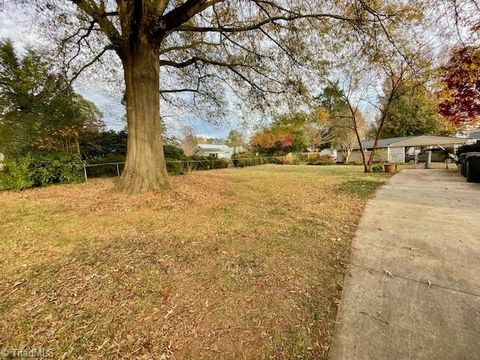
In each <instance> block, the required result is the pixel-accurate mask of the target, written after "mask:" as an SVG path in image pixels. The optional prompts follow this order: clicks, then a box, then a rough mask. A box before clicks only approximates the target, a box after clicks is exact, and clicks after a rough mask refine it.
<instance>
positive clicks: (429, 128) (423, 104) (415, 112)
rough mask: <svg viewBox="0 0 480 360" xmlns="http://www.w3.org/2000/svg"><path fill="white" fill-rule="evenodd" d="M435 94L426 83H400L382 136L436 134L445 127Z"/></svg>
mask: <svg viewBox="0 0 480 360" xmlns="http://www.w3.org/2000/svg"><path fill="white" fill-rule="evenodd" d="M437 106H438V104H437V100H436V98H435V96H434V95H433V94H432V93H431V92H430V91H429V90H428V89H427V88H426V87H425V85H424V84H416V83H414V82H412V81H410V82H406V83H403V84H401V85H400V88H399V90H398V96H396V97H395V98H394V99H393V100H392V103H391V105H390V108H389V110H388V113H387V116H386V120H385V125H384V127H383V131H382V133H381V138H391V137H401V136H414V135H436V134H438V133H439V132H440V131H441V130H442V127H443V123H442V120H441V118H440V116H439V114H438V110H437Z"/></svg>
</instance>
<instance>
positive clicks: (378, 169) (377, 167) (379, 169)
mask: <svg viewBox="0 0 480 360" xmlns="http://www.w3.org/2000/svg"><path fill="white" fill-rule="evenodd" d="M372 172H374V173H379V172H383V165H374V166H373V167H372Z"/></svg>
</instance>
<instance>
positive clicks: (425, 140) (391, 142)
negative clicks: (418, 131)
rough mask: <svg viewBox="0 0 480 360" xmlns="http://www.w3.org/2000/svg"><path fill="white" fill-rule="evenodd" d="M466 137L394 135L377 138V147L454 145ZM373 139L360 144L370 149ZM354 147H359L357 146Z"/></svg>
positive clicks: (465, 140) (461, 142)
mask: <svg viewBox="0 0 480 360" xmlns="http://www.w3.org/2000/svg"><path fill="white" fill-rule="evenodd" d="M467 140H468V139H461V138H456V137H449V136H431V135H420V136H405V137H396V138H388V139H380V140H378V145H377V147H378V148H387V147H405V146H417V147H420V146H437V145H455V144H465V143H466V142H467ZM373 143H374V140H364V141H362V145H363V147H364V148H365V149H371V148H372V147H373ZM355 149H359V147H358V146H356V147H355Z"/></svg>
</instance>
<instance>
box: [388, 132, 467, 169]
mask: <svg viewBox="0 0 480 360" xmlns="http://www.w3.org/2000/svg"><path fill="white" fill-rule="evenodd" d="M467 142H468V139H462V138H456V137H449V136H431V135H421V136H414V137H410V138H407V139H404V140H401V141H398V142H395V143H393V144H391V145H390V147H392V148H396V149H398V148H400V149H403V154H404V162H405V155H406V153H407V148H413V149H414V154H415V163H417V162H418V158H417V156H418V153H419V152H420V149H421V148H428V147H432V146H435V147H440V148H442V149H444V148H445V147H447V146H456V145H461V144H465V143H467ZM430 160H431V152H429V155H428V160H427V161H426V163H427V167H428V164H429V163H430Z"/></svg>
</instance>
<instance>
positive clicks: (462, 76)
mask: <svg viewBox="0 0 480 360" xmlns="http://www.w3.org/2000/svg"><path fill="white" fill-rule="evenodd" d="M442 73H443V74H442V85H443V89H442V90H441V91H440V92H439V98H440V101H441V103H440V106H439V110H440V113H441V114H442V115H444V116H445V117H447V118H448V119H449V120H450V121H451V122H453V123H454V124H462V123H469V122H474V121H478V120H479V118H480V48H479V47H473V46H468V47H463V48H461V49H459V50H457V51H455V52H454V53H453V55H452V57H451V58H450V60H449V62H448V64H447V65H446V66H445V67H443V69H442Z"/></svg>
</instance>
